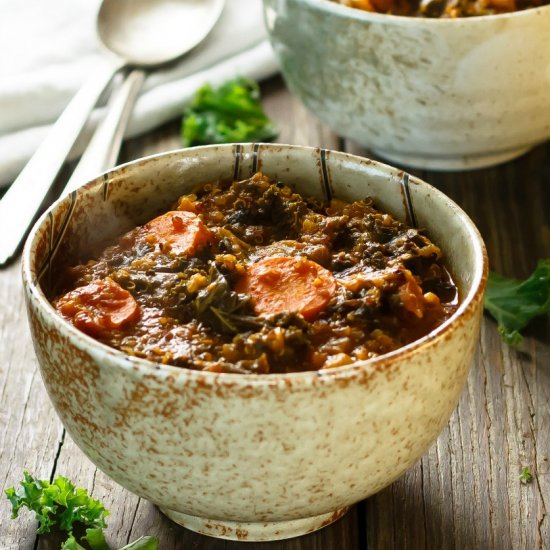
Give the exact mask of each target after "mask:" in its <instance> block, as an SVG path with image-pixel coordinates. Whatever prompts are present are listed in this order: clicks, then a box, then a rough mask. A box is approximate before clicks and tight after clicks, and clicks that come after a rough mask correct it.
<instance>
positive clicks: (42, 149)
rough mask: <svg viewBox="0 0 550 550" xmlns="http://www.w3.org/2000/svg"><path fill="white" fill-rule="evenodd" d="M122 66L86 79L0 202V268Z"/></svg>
mask: <svg viewBox="0 0 550 550" xmlns="http://www.w3.org/2000/svg"><path fill="white" fill-rule="evenodd" d="M122 66H123V65H122V62H116V63H112V62H111V63H105V64H102V65H101V66H100V67H99V68H98V70H97V71H96V72H94V73H93V74H92V76H91V77H89V78H88V80H87V81H86V82H85V83H84V85H83V86H82V87H81V88H80V90H79V91H78V92H77V93H76V95H75V96H74V97H73V99H72V100H71V102H70V103H69V104H68V105H67V107H66V108H65V110H64V111H63V113H62V114H61V116H60V117H59V118H58V119H57V121H56V122H55V124H54V125H53V126H52V129H51V130H50V132H49V133H48V135H47V136H46V138H45V139H44V141H43V142H42V143H41V144H40V146H39V147H38V149H37V150H36V152H35V153H34V155H33V156H32V157H31V159H30V160H29V162H28V163H27V164H26V166H25V167H24V168H23V170H22V171H21V173H20V174H19V176H18V177H17V178H16V179H15V181H14V182H13V183H12V184H11V186H10V187H9V189H8V190H7V191H6V194H5V195H4V196H3V197H2V199H0V266H3V265H5V264H6V263H7V262H8V261H9V260H10V258H12V257H13V256H14V255H15V253H16V252H17V250H18V248H19V245H20V244H21V242H22V241H23V238H24V237H25V235H26V234H27V231H28V229H29V227H30V226H31V224H32V222H33V220H34V218H35V216H36V214H37V212H38V211H39V209H40V206H41V205H42V203H43V201H44V198H45V197H46V194H47V193H48V191H49V190H50V187H51V186H52V184H53V182H54V180H55V178H56V176H57V174H58V173H59V170H60V169H61V167H62V166H63V163H64V162H65V159H66V158H67V156H68V155H69V152H70V151H71V148H72V147H73V145H74V143H75V141H76V140H77V138H78V136H79V135H80V133H81V131H82V129H83V127H84V125H85V123H86V121H87V120H88V117H89V115H90V112H91V110H92V109H93V108H94V106H95V104H96V103H97V101H98V99H99V96H100V95H101V93H102V92H103V90H104V89H105V88H106V86H107V84H108V83H109V82H110V81H111V79H112V77H113V75H114V73H115V72H116V71H118V70H119V69H120V68H122Z"/></svg>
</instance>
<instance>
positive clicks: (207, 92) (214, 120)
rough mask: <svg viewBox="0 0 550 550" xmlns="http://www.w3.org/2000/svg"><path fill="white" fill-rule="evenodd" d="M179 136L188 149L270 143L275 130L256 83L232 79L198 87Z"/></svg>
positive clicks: (184, 116)
mask: <svg viewBox="0 0 550 550" xmlns="http://www.w3.org/2000/svg"><path fill="white" fill-rule="evenodd" d="M181 135H182V141H183V145H184V147H190V146H192V145H209V144H215V143H234V142H236V143H239V142H241V143H242V142H250V141H269V140H271V139H273V138H274V137H275V136H276V135H277V130H276V129H275V126H274V125H273V123H272V122H271V120H270V119H269V117H268V116H267V115H266V114H265V112H264V110H263V108H262V105H261V102H260V88H259V86H258V84H257V83H256V82H254V81H253V80H249V79H246V78H235V79H233V80H229V81H227V82H225V83H224V84H222V85H221V86H220V87H219V88H214V87H212V86H211V85H210V84H205V85H204V86H202V87H201V88H199V90H198V91H197V92H196V94H195V96H194V97H193V99H192V101H191V104H190V105H189V107H187V109H186V110H185V111H184V113H183V122H182V129H181Z"/></svg>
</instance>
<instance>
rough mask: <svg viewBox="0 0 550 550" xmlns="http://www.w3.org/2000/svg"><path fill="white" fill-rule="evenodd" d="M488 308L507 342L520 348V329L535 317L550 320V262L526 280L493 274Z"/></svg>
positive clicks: (543, 263) (540, 262) (488, 287)
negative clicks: (546, 317)
mask: <svg viewBox="0 0 550 550" xmlns="http://www.w3.org/2000/svg"><path fill="white" fill-rule="evenodd" d="M485 309H487V311H489V313H490V314H491V315H492V316H493V317H494V318H495V319H496V321H497V322H498V331H499V332H500V334H501V335H502V338H503V340H504V341H505V342H506V343H507V344H510V345H511V346H517V345H518V344H519V343H520V342H521V341H522V339H523V337H522V336H521V334H520V332H519V331H520V330H522V329H523V328H524V327H526V326H527V324H528V323H529V322H530V321H531V319H533V318H534V317H538V316H540V315H547V316H548V317H550V259H546V260H539V262H538V265H537V268H536V269H535V271H534V272H533V273H532V275H531V276H530V277H529V278H528V279H525V280H524V281H518V280H516V279H508V278H506V277H502V276H500V275H497V274H496V273H490V274H489V281H488V284H487V291H486V293H485Z"/></svg>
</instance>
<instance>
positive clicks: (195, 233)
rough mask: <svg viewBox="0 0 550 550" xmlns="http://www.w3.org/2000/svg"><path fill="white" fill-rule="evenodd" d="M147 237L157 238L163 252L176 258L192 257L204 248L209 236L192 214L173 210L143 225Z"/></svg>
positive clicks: (208, 232) (200, 222) (199, 220)
mask: <svg viewBox="0 0 550 550" xmlns="http://www.w3.org/2000/svg"><path fill="white" fill-rule="evenodd" d="M144 227H145V231H146V233H147V235H151V236H153V237H154V238H157V239H158V241H159V242H160V243H161V245H162V248H163V251H165V252H169V253H171V254H174V255H176V256H181V255H193V254H195V253H196V252H197V251H198V250H200V249H201V248H203V247H204V246H206V245H207V244H208V243H209V242H210V239H211V234H210V231H209V230H208V228H207V227H206V225H204V223H203V222H202V220H201V219H200V218H199V217H198V216H197V215H196V214H194V213H193V212H187V211H183V210H173V211H171V212H167V213H166V214H163V215H162V216H159V217H158V218H155V219H154V220H151V221H150V222H148V223H146V224H145V226H144Z"/></svg>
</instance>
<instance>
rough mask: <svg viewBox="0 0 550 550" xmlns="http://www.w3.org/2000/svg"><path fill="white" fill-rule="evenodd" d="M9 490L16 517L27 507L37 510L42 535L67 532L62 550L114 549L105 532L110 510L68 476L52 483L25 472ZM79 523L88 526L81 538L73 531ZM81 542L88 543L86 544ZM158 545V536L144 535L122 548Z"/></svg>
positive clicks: (145, 549) (150, 548) (144, 548)
mask: <svg viewBox="0 0 550 550" xmlns="http://www.w3.org/2000/svg"><path fill="white" fill-rule="evenodd" d="M5 493H6V495H7V497H8V499H9V501H10V502H11V506H12V518H14V519H15V518H16V517H17V516H18V514H19V511H20V510H21V508H23V507H26V508H28V509H29V510H31V511H32V512H34V513H35V516H36V519H37V520H38V529H37V533H38V534H43V533H49V532H50V531H51V530H52V529H59V530H61V531H67V533H68V538H67V540H66V541H65V542H64V543H63V545H62V546H61V550H86V548H91V549H92V550H111V548H110V546H109V545H108V544H107V542H106V540H105V536H104V535H103V529H104V528H105V527H107V523H106V522H105V518H106V517H107V516H108V515H109V511H108V510H107V509H106V508H105V507H104V506H103V504H101V502H99V500H95V499H93V498H91V497H90V496H89V495H88V492H87V491H86V489H83V488H82V487H75V486H74V485H73V484H72V483H71V482H70V481H69V480H68V479H67V478H65V477H63V476H58V477H57V478H56V479H55V480H54V481H53V482H52V483H50V482H49V481H47V480H44V479H36V478H34V477H33V476H32V475H31V474H29V473H28V472H27V471H24V472H23V480H22V481H21V482H20V487H18V488H17V489H16V488H15V487H10V488H9V489H6V491H5ZM77 524H78V525H81V526H84V527H87V529H86V534H85V535H84V536H83V537H82V540H80V541H79V540H77V538H76V537H75V535H74V534H73V529H74V527H75V525H77ZM81 542H82V543H85V544H87V545H88V546H87V547H84V546H82V544H80V543H81ZM158 544H159V541H158V539H156V538H155V537H141V538H139V539H137V540H136V541H134V542H132V543H130V544H128V545H127V546H125V547H124V548H121V549H120V550H156V549H157V548H158Z"/></svg>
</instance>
